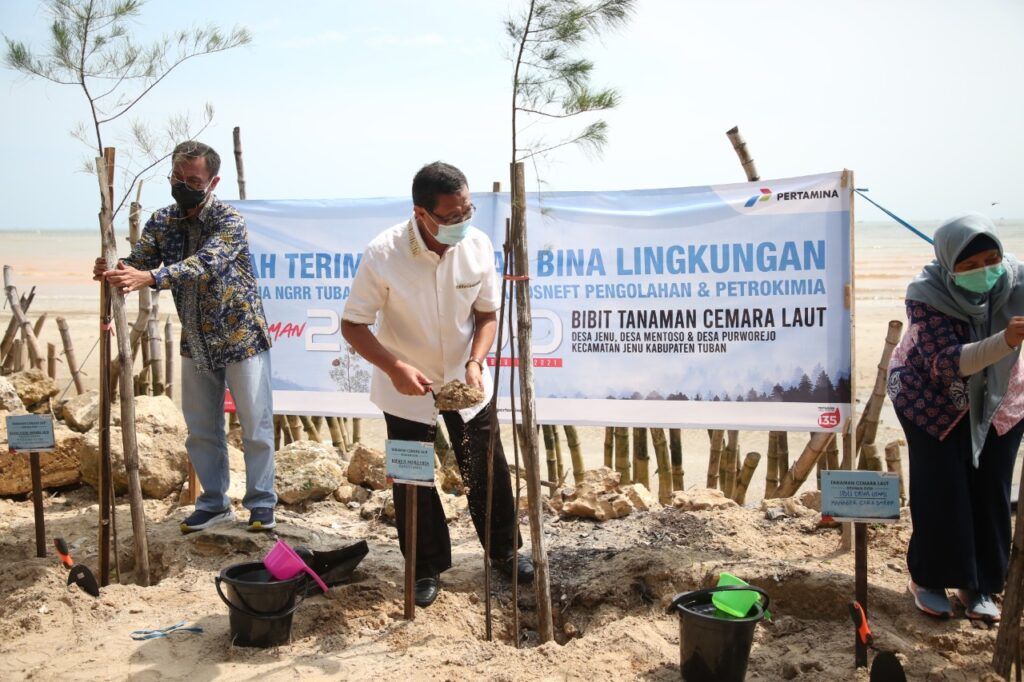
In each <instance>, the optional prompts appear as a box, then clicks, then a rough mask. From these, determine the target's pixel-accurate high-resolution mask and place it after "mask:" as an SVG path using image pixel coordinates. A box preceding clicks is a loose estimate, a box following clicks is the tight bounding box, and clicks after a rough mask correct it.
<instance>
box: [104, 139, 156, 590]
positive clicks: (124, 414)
mask: <svg viewBox="0 0 1024 682" xmlns="http://www.w3.org/2000/svg"><path fill="white" fill-rule="evenodd" d="M96 170H97V177H98V178H99V184H100V194H101V196H102V200H103V203H102V210H101V211H100V233H101V235H102V240H103V253H104V256H105V258H106V261H107V263H116V262H117V242H116V240H115V238H114V225H113V209H112V206H113V200H112V197H113V191H112V189H111V185H113V171H114V150H113V148H111V147H108V148H106V149H104V155H103V157H102V158H97V159H96ZM110 303H111V304H112V311H113V318H114V323H115V326H116V328H117V344H118V352H120V354H121V357H123V358H128V357H131V344H130V341H129V333H130V329H129V327H128V319H127V316H126V315H125V308H124V296H122V295H121V293H120V292H111V294H110ZM104 331H106V330H104ZM104 336H106V334H104ZM108 338H109V337H108ZM120 387H121V401H120V404H121V439H122V444H123V452H124V464H125V470H126V473H127V477H128V496H129V497H128V500H129V507H130V509H131V516H132V535H133V540H134V545H135V568H136V574H137V576H138V581H139V584H141V585H142V586H143V587H148V586H149V541H148V538H147V537H146V513H145V507H144V505H143V501H142V485H141V484H140V482H139V448H138V443H137V441H136V438H135V401H134V400H133V399H132V368H131V367H130V366H128V365H127V364H126V363H122V366H121V368H120ZM104 492H106V491H104ZM104 504H105V502H104V500H101V502H100V506H101V507H103V506H104Z"/></svg>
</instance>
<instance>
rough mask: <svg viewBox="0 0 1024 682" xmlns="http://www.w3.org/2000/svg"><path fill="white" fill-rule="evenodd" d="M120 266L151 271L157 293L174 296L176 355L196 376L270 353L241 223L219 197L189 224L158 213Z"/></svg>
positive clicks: (170, 211)
mask: <svg viewBox="0 0 1024 682" xmlns="http://www.w3.org/2000/svg"><path fill="white" fill-rule="evenodd" d="M190 234H191V235H192V239H191V240H190V239H189V236H190ZM190 241H191V245H190ZM123 260H124V262H125V264H127V265H130V266H132V267H134V268H137V269H139V270H149V271H150V272H152V274H153V278H154V279H155V280H156V284H155V285H154V288H157V289H170V290H171V294H172V295H173V297H174V306H175V308H177V310H178V317H179V318H181V329H182V334H181V354H182V355H183V356H185V357H190V358H192V360H193V362H195V364H196V366H197V367H198V368H199V369H200V370H205V371H209V370H216V369H221V368H223V367H225V366H227V365H229V364H231V363H233V362H239V361H241V360H245V359H246V358H249V357H252V356H254V355H257V354H258V353H261V352H263V351H265V350H267V349H268V348H270V336H269V335H268V333H267V320H266V317H265V315H264V313H263V301H262V300H261V299H260V294H259V290H258V288H257V286H256V276H255V274H254V273H253V269H252V262H251V259H250V256H249V243H248V235H247V233H246V229H245V219H244V218H242V216H241V215H240V214H239V213H238V211H236V210H235V209H234V208H233V207H231V206H229V205H228V204H225V203H223V202H222V201H220V200H219V199H217V197H215V196H211V197H210V198H209V200H208V201H207V202H206V205H205V206H204V207H203V208H202V210H201V211H200V212H199V215H197V216H196V217H194V218H187V217H185V216H184V215H183V213H182V211H181V210H180V209H179V208H178V206H177V205H176V204H172V205H171V206H168V207H166V208H162V209H160V210H158V211H156V212H155V213H154V214H153V216H152V217H151V218H150V219H149V222H147V223H146V227H145V229H143V231H142V236H141V237H140V239H139V241H138V243H137V244H136V245H135V247H134V248H133V249H132V252H131V255H130V256H128V257H127V258H125V259H123Z"/></svg>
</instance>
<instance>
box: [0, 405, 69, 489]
mask: <svg viewBox="0 0 1024 682" xmlns="http://www.w3.org/2000/svg"><path fill="white" fill-rule="evenodd" d="M2 422H3V420H2V419H0V450H2V451H3V452H4V453H5V455H4V456H3V457H0V495H24V494H27V493H30V492H32V469H31V467H30V466H29V455H28V453H15V454H14V455H7V454H6V451H7V428H6V426H5V425H4V424H3V423H2ZM53 435H54V439H55V441H56V443H57V448H56V449H55V450H54V451H53V452H43V453H40V455H39V464H40V468H41V469H42V473H43V487H44V488H58V487H61V486H66V485H75V484H77V483H78V482H79V481H80V480H81V472H80V470H81V460H82V451H83V448H84V438H83V436H82V434H80V433H75V432H74V431H71V430H70V429H67V428H65V427H64V426H62V425H60V424H55V425H54V431H53Z"/></svg>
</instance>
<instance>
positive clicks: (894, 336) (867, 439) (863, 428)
mask: <svg viewBox="0 0 1024 682" xmlns="http://www.w3.org/2000/svg"><path fill="white" fill-rule="evenodd" d="M902 333H903V323H902V322H900V321H899V320H892V321H891V322H889V329H888V330H887V331H886V334H885V345H884V346H882V357H881V358H880V359H879V361H878V371H877V372H876V373H875V385H874V388H872V390H871V397H870V398H868V402H867V404H866V405H865V406H864V412H863V414H861V417H860V421H859V422H858V423H857V452H858V454H859V453H860V450H861V448H863V447H864V446H865V445H868V444H873V443H874V442H875V434H876V433H878V418H879V414H881V412H882V404H883V403H884V402H885V386H886V381H887V380H888V377H889V359H890V358H891V357H892V352H893V350H894V349H895V348H896V344H897V343H899V341H900V335H901V334H902Z"/></svg>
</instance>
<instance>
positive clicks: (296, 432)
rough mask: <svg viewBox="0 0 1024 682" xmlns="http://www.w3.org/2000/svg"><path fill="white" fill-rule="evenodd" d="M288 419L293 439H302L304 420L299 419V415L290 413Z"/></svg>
mask: <svg viewBox="0 0 1024 682" xmlns="http://www.w3.org/2000/svg"><path fill="white" fill-rule="evenodd" d="M286 420H287V421H286V423H287V424H288V431H289V434H290V435H291V438H292V441H299V440H302V422H301V421H300V420H299V417H298V415H294V414H289V415H288V416H287V417H286Z"/></svg>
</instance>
